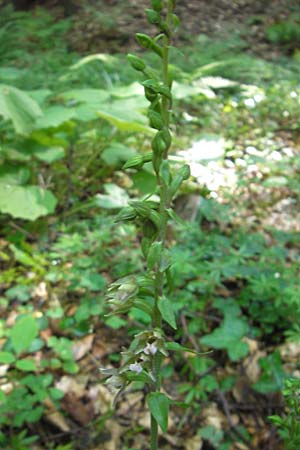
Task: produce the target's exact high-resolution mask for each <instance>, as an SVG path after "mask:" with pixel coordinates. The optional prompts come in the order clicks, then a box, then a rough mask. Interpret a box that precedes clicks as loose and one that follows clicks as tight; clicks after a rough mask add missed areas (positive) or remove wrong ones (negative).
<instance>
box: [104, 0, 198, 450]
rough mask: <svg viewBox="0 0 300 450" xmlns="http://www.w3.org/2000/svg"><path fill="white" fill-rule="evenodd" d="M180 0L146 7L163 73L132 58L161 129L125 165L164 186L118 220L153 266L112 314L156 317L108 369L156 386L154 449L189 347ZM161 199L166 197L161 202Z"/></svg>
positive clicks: (142, 38) (117, 294) (119, 290)
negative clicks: (134, 232) (149, 171)
mask: <svg viewBox="0 0 300 450" xmlns="http://www.w3.org/2000/svg"><path fill="white" fill-rule="evenodd" d="M175 6H176V0H151V9H146V15H147V19H148V21H149V23H150V24H151V25H154V26H155V27H156V28H157V30H158V31H157V34H156V36H155V37H154V38H152V37H150V36H148V35H146V34H142V33H138V34H137V35H136V39H137V41H138V43H139V44H140V46H141V47H143V48H145V49H147V50H149V51H151V52H153V53H155V54H156V55H157V56H158V58H159V61H160V64H159V66H160V67H161V70H160V74H159V75H158V74H157V72H156V71H155V70H153V68H152V67H149V66H148V65H147V64H146V63H145V61H144V60H143V59H142V58H140V57H138V56H135V55H132V54H130V55H128V60H129V62H130V64H131V65H132V67H133V68H134V69H136V70H137V71H139V72H141V73H142V74H143V77H144V80H143V81H142V85H143V87H144V90H145V97H146V98H147V100H148V101H149V102H150V106H149V109H148V117H149V122H150V126H151V127H152V128H153V129H154V130H155V134H154V137H153V139H152V144H151V147H152V151H151V152H149V153H146V154H140V155H136V156H134V157H133V158H131V159H129V160H128V161H127V162H126V164H125V165H124V169H125V170H128V169H129V170H136V171H138V170H141V168H142V167H143V165H144V164H145V163H147V162H152V165H153V170H154V173H155V176H156V191H155V192H153V193H152V194H155V195H152V194H151V195H149V196H146V197H145V198H142V199H140V200H133V201H131V202H130V203H129V205H128V206H127V207H125V208H123V209H122V210H121V211H120V212H119V214H118V215H117V217H116V221H118V222H119V221H125V222H127V221H134V222H135V223H136V225H137V226H138V227H139V228H140V230H141V234H142V239H141V250H142V253H143V256H144V258H145V271H144V272H143V273H141V274H132V275H129V276H127V277H125V278H122V279H119V280H117V281H115V282H114V283H113V284H112V285H111V286H110V287H109V290H108V298H109V304H110V306H111V308H112V314H126V313H128V312H129V311H130V310H131V308H132V307H135V308H138V309H140V310H142V311H143V312H144V313H146V314H148V315H149V316H150V318H151V327H150V328H149V329H148V330H145V331H142V332H141V333H138V334H137V335H135V336H134V338H133V340H132V342H131V345H130V347H129V349H128V350H127V351H125V352H124V353H123V361H122V365H121V368H120V369H118V370H117V369H113V370H108V371H104V373H105V374H106V375H107V376H109V378H108V379H107V383H110V384H113V385H114V386H115V387H116V388H118V389H120V390H122V389H124V388H125V387H127V386H128V385H129V384H130V383H131V382H133V381H142V382H143V383H145V384H146V385H147V386H148V392H149V393H148V395H147V405H148V407H149V410H150V414H151V444H150V448H151V450H156V449H158V427H160V428H161V430H162V431H163V432H166V431H167V427H168V413H169V404H170V399H169V398H168V396H167V395H165V394H164V393H163V392H161V386H162V379H161V378H162V377H161V367H162V363H163V360H164V358H165V357H166V356H167V355H168V351H170V350H179V351H180V350H184V348H183V347H182V346H180V345H179V344H177V343H176V342H172V341H170V340H169V339H167V338H166V336H165V332H164V328H165V324H168V325H169V326H171V327H172V328H174V329H176V318H175V313H174V310H173V306H172V301H171V285H172V270H171V269H172V268H171V258H170V253H169V245H168V241H167V227H168V222H169V220H170V219H173V220H174V219H175V220H177V216H176V214H175V212H174V211H173V209H172V200H173V199H174V196H175V195H176V193H177V192H178V190H179V189H180V186H181V184H182V183H183V182H184V181H185V180H187V179H188V178H189V176H190V169H189V166H188V165H186V164H185V165H182V166H181V167H180V168H178V167H176V170H174V168H172V164H171V163H170V161H169V160H168V154H169V151H170V147H171V143H172V134H171V131H170V119H171V116H172V73H171V69H170V64H169V51H170V46H171V40H172V36H173V33H174V32H175V31H176V29H177V27H178V24H179V20H178V18H177V16H176V15H175V13H174V9H175ZM157 199H158V201H157Z"/></svg>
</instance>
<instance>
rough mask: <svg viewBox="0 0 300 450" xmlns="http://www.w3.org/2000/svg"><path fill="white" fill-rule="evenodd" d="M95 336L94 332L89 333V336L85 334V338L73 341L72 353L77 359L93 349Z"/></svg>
mask: <svg viewBox="0 0 300 450" xmlns="http://www.w3.org/2000/svg"><path fill="white" fill-rule="evenodd" d="M94 337H95V335H94V334H88V335H87V336H84V338H82V339H80V340H78V341H75V342H74V343H73V345H72V353H73V357H74V359H75V361H79V360H80V359H81V358H83V357H84V356H85V355H86V354H87V353H89V352H90V351H91V348H92V345H93V340H94Z"/></svg>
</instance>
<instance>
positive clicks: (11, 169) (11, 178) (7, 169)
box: [0, 164, 30, 185]
mask: <svg viewBox="0 0 300 450" xmlns="http://www.w3.org/2000/svg"><path fill="white" fill-rule="evenodd" d="M29 177H30V170H29V169H27V168H26V167H22V166H21V165H19V166H12V165H10V164H3V165H2V166H1V167H0V184H12V185H19V184H24V183H26V182H27V181H28V180H29Z"/></svg>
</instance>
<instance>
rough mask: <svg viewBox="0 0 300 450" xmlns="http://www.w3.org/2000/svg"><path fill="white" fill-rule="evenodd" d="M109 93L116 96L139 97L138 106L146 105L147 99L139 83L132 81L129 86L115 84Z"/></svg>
mask: <svg viewBox="0 0 300 450" xmlns="http://www.w3.org/2000/svg"><path fill="white" fill-rule="evenodd" d="M109 92H110V94H111V95H112V96H113V97H116V98H130V97H140V99H139V104H140V106H143V107H144V106H145V107H147V104H148V103H147V101H146V99H145V97H144V88H143V86H142V85H141V83H138V82H136V81H135V82H134V83H132V84H130V85H129V86H117V87H113V88H111V89H110V91H109ZM140 101H141V103H140Z"/></svg>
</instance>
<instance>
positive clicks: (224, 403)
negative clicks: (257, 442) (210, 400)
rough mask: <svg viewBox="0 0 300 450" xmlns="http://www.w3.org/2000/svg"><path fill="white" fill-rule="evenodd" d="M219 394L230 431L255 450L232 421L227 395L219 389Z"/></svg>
mask: <svg viewBox="0 0 300 450" xmlns="http://www.w3.org/2000/svg"><path fill="white" fill-rule="evenodd" d="M217 393H218V397H219V400H220V402H221V404H222V407H223V411H224V413H225V416H226V418H227V421H228V424H229V427H230V430H231V431H232V432H233V433H234V434H235V435H236V436H237V437H238V438H239V439H240V440H241V441H242V442H243V443H244V444H246V445H247V446H248V448H249V449H250V450H255V449H254V447H253V446H252V444H251V442H249V441H248V439H246V438H245V436H243V434H242V433H241V432H240V431H239V429H238V428H237V427H236V425H235V424H234V423H233V420H232V417H231V414H230V406H229V404H228V402H227V400H226V397H225V395H224V394H223V392H222V391H221V390H220V389H218V391H217Z"/></svg>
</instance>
